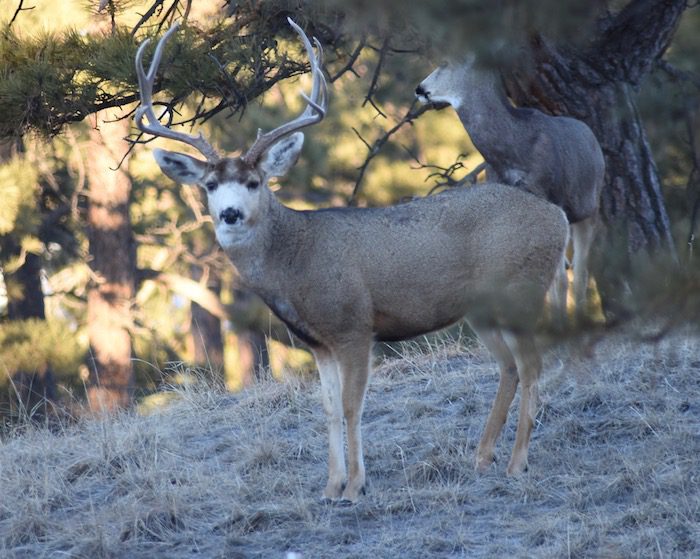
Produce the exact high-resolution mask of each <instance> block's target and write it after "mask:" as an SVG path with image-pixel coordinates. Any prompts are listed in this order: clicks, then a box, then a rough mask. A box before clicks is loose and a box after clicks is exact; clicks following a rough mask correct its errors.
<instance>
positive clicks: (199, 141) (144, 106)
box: [134, 23, 219, 161]
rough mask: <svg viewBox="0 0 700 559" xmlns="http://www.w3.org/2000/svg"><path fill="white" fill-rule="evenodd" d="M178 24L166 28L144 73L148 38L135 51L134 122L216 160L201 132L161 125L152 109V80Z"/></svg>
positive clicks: (144, 130)
mask: <svg viewBox="0 0 700 559" xmlns="http://www.w3.org/2000/svg"><path fill="white" fill-rule="evenodd" d="M179 26H180V25H179V23H175V24H173V26H172V27H171V28H170V29H168V31H167V33H166V34H165V35H163V37H162V38H161V39H160V41H158V44H157V45H156V50H155V52H154V53H153V60H152V61H151V66H150V67H149V69H148V73H146V72H145V71H144V69H143V53H144V52H145V50H146V46H148V44H149V43H150V39H146V40H145V41H144V42H143V43H141V45H140V46H139V49H138V51H136V75H137V77H138V80H139V95H140V96H141V106H140V107H139V108H138V109H137V110H136V114H135V115H134V121H135V122H136V126H138V127H139V129H140V130H141V131H142V132H147V133H148V134H153V135H154V136H161V137H163V138H170V139H171V140H177V141H179V142H184V143H186V144H189V145H191V146H192V147H193V148H195V149H196V150H198V151H199V152H201V153H202V155H204V157H206V158H207V161H218V159H219V154H218V153H217V152H216V150H215V149H214V148H213V147H212V145H211V144H210V143H209V142H207V140H206V139H205V138H204V136H203V135H202V133H201V132H200V133H199V134H198V135H197V136H192V135H190V134H185V133H184V132H175V131H174V130H171V129H170V128H168V127H167V126H163V125H162V124H161V123H160V121H159V120H158V117H156V115H155V112H154V111H153V82H154V81H155V79H156V72H157V71H158V66H159V65H160V59H161V57H162V56H163V50H164V49H165V43H166V42H167V41H168V39H169V38H170V36H171V35H173V34H174V33H175V31H177V29H178V27H179ZM144 117H145V118H146V120H147V121H148V122H147V123H146V122H144V120H143V119H144Z"/></svg>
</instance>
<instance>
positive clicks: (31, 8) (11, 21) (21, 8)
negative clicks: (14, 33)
mask: <svg viewBox="0 0 700 559" xmlns="http://www.w3.org/2000/svg"><path fill="white" fill-rule="evenodd" d="M23 5H24V0H19V5H18V6H17V9H16V10H15V13H14V15H13V16H12V19H11V20H10V23H8V24H7V27H12V24H13V23H14V22H15V20H16V19H17V16H18V15H19V14H20V12H27V11H29V10H33V9H34V8H35V7H36V6H31V7H30V8H25V7H24V6H23Z"/></svg>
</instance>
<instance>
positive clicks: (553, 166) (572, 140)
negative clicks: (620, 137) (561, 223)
mask: <svg viewBox="0 0 700 559" xmlns="http://www.w3.org/2000/svg"><path fill="white" fill-rule="evenodd" d="M416 96H417V97H418V98H419V99H420V100H421V101H423V102H439V103H448V104H449V105H451V106H452V107H453V108H454V109H455V110H456V112H457V114H458V116H459V118H460V120H461V121H462V124H463V125H464V128H465V129H466V130H467V132H468V133H469V135H470V137H471V139H472V142H473V143H474V147H476V149H478V150H479V152H480V153H481V155H482V156H483V157H484V160H485V161H486V164H487V168H486V178H487V180H489V181H495V182H499V183H503V184H509V185H512V186H516V187H518V188H522V189H524V190H527V191H529V192H532V193H533V194H536V195H537V196H540V197H542V198H545V199H547V200H549V201H550V202H552V203H553V204H556V205H557V206H559V207H560V208H562V209H563V210H564V212H565V213H566V217H567V219H568V220H569V223H570V224H571V238H572V242H573V270H574V282H573V283H574V285H573V287H574V301H575V303H576V315H577V317H578V318H581V317H582V316H583V314H584V312H585V308H586V291H587V287H588V259H589V253H590V250H591V245H592V243H593V238H594V235H595V222H596V218H597V214H598V206H599V202H600V193H601V190H602V188H603V181H604V177H605V160H604V159H603V152H602V150H601V148H600V144H599V143H598V140H596V138H595V136H594V134H593V132H592V131H591V129H590V128H589V127H588V126H587V125H586V124H584V123H583V122H581V121H579V120H576V119H573V118H569V117H563V116H550V115H546V114H545V113H543V112H541V111H538V110H535V109H525V108H515V107H513V106H512V105H511V104H510V102H509V101H508V99H507V98H506V96H505V94H504V92H503V89H502V87H501V86H500V83H499V82H498V79H497V76H496V75H495V74H493V73H491V72H488V71H486V70H485V69H479V68H477V67H475V59H474V57H469V58H467V60H465V61H464V62H462V63H461V64H457V63H448V64H443V65H442V66H440V67H438V68H436V69H435V70H434V71H433V72H432V73H431V74H430V75H429V76H428V77H426V78H425V79H424V80H423V81H422V82H421V83H420V84H419V85H418V87H417V88H416ZM567 283H568V282H567V277H566V271H565V268H564V267H562V269H561V270H560V271H559V273H558V276H557V280H556V283H555V285H554V286H553V287H554V289H553V290H552V295H553V297H554V301H553V302H554V307H555V309H556V312H557V314H558V315H559V316H558V317H557V318H558V320H559V321H560V322H561V323H562V324H565V323H566V292H567Z"/></svg>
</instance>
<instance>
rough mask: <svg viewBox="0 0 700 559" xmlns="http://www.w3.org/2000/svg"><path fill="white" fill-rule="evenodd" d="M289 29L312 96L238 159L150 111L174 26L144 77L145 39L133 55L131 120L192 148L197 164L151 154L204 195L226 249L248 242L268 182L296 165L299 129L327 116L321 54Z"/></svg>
mask: <svg viewBox="0 0 700 559" xmlns="http://www.w3.org/2000/svg"><path fill="white" fill-rule="evenodd" d="M288 21H289V24H290V25H291V26H292V28H293V29H294V30H295V31H296V32H297V33H298V34H299V36H300V37H301V40H302V42H303V44H304V48H305V49H306V52H307V54H308V56H309V61H310V65H311V73H312V76H313V85H312V87H311V95H310V96H307V95H305V94H304V93H301V95H302V97H304V99H305V100H306V103H307V105H306V107H305V109H304V111H303V112H302V113H301V114H300V115H299V116H298V117H296V118H295V119H293V120H291V121H290V122H287V123H285V124H283V125H281V126H279V127H277V128H275V129H274V130H271V131H269V132H266V133H262V131H258V137H257V139H256V140H255V142H254V143H253V145H252V146H251V147H250V149H248V151H247V152H246V153H245V154H243V155H242V156H240V157H222V156H220V155H219V154H218V153H217V151H216V150H215V149H214V148H213V147H212V146H211V144H209V142H207V140H206V139H205V138H204V137H203V136H202V134H201V133H200V134H198V135H196V136H193V135H189V134H185V133H182V132H176V131H173V130H171V129H170V128H168V127H166V126H164V125H162V124H161V123H160V122H159V121H158V118H157V117H156V115H155V113H154V111H153V100H152V92H153V82H154V80H155V76H156V72H157V70H158V65H159V64H160V59H161V57H162V54H163V49H164V45H165V43H166V42H167V40H168V38H169V37H170V36H171V35H172V34H173V33H175V31H176V30H177V28H178V25H177V24H175V25H174V26H173V27H171V28H170V29H169V30H168V32H167V33H166V34H165V35H164V36H163V37H162V38H161V39H160V41H159V42H158V45H157V46H156V49H155V52H154V55H153V60H152V62H151V66H150V68H149V70H148V73H146V72H145V71H144V68H143V64H142V58H143V53H144V51H145V48H146V46H147V45H148V42H149V40H148V39H147V40H145V41H144V42H143V43H142V44H141V46H140V47H139V49H138V51H137V53H136V73H137V75H138V80H139V91H140V95H141V107H139V109H138V110H137V111H136V114H135V117H134V120H135V121H136V125H137V126H138V127H139V129H140V130H142V131H143V132H147V133H149V134H153V135H154V136H161V137H163V138H170V139H173V140H177V141H180V142H183V143H186V144H189V145H190V146H192V147H194V148H195V149H197V150H198V151H199V152H200V153H201V154H202V155H203V156H204V157H205V160H204V161H203V160H201V159H198V158H195V157H192V156H190V155H187V154H184V153H179V152H174V151H166V150H163V149H156V150H154V152H153V155H154V157H155V159H156V162H157V163H158V165H159V166H160V168H161V169H162V171H163V172H164V173H165V174H166V175H167V176H169V177H170V178H171V179H173V180H175V181H177V182H180V183H183V184H197V185H199V186H201V187H202V188H204V189H205V190H206V192H207V202H208V206H209V213H210V214H211V217H212V219H213V221H214V227H215V231H216V237H217V240H218V241H219V243H220V244H221V246H222V247H223V248H224V249H226V248H227V247H229V246H231V245H235V244H237V243H241V242H244V241H245V240H246V239H247V238H249V236H250V234H251V231H252V230H253V229H254V227H255V226H256V224H257V223H259V222H260V221H261V220H264V218H265V211H266V208H267V207H268V204H267V201H268V200H269V198H270V197H272V193H271V192H270V190H269V188H268V186H267V183H268V181H269V180H270V179H271V178H272V177H280V176H283V175H285V174H286V173H287V171H289V169H290V168H291V167H292V166H293V165H294V164H295V163H296V161H297V158H298V157H299V153H300V151H301V148H302V145H303V143H304V134H303V133H301V132H299V130H301V129H302V128H305V127H307V126H311V125H312V124H316V123H317V122H320V121H321V120H322V119H323V117H324V116H325V114H326V108H327V104H328V103H327V85H326V80H325V77H324V75H323V71H322V70H321V64H322V54H323V50H322V48H321V45H320V43H319V42H318V40H317V39H315V38H314V43H315V45H316V49H317V54H314V49H313V47H312V46H311V41H309V38H308V37H307V36H306V35H305V34H304V32H303V31H302V29H301V27H299V26H298V25H297V24H296V23H294V22H293V21H292V20H291V19H289V18H288Z"/></svg>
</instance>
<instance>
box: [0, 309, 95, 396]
mask: <svg viewBox="0 0 700 559" xmlns="http://www.w3.org/2000/svg"><path fill="white" fill-rule="evenodd" d="M84 355H85V347H84V346H83V345H82V344H81V343H80V339H79V337H78V336H76V334H75V332H74V331H73V330H72V329H71V328H70V327H69V325H68V324H66V323H64V322H62V321H60V320H52V321H46V320H35V319H31V320H16V321H11V322H4V323H1V324H0V362H1V363H2V370H1V371H0V373H1V374H0V387H5V386H6V385H7V383H8V381H9V379H10V378H12V377H13V376H14V375H15V374H17V373H19V372H24V373H35V372H37V373H40V374H43V373H44V372H46V370H47V369H49V368H51V370H52V371H53V373H54V374H55V375H56V376H57V377H59V378H62V379H63V380H64V381H68V382H69V383H71V384H74V383H76V382H77V381H78V378H77V375H76V371H77V370H78V367H79V365H80V363H81V362H82V360H83V359H84Z"/></svg>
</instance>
